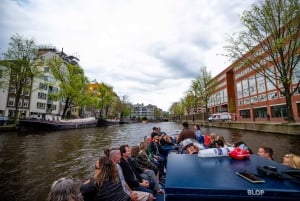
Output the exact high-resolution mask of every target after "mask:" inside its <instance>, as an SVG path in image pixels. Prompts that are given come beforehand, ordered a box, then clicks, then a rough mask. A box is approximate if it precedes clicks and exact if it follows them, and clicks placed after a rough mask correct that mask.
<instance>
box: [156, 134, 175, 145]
mask: <svg viewBox="0 0 300 201" xmlns="http://www.w3.org/2000/svg"><path fill="white" fill-rule="evenodd" d="M159 145H160V146H164V145H173V140H172V138H171V137H170V136H169V135H167V133H165V132H162V133H161V135H160V139H159Z"/></svg>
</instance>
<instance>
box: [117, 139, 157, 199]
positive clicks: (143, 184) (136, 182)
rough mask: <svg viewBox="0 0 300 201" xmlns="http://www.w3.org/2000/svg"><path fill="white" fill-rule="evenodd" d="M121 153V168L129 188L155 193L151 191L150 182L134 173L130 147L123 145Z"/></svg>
mask: <svg viewBox="0 0 300 201" xmlns="http://www.w3.org/2000/svg"><path fill="white" fill-rule="evenodd" d="M120 152H121V156H122V158H121V160H120V163H119V164H120V166H121V168H122V171H123V174H124V177H125V181H126V183H127V184H128V186H129V187H130V188H131V189H132V190H136V191H144V192H148V193H152V194H153V191H152V190H151V189H149V181H147V180H145V179H142V178H141V177H140V176H139V175H136V174H135V173H134V171H133V167H131V165H130V163H129V161H128V159H129V158H130V157H131V150H130V148H129V146H128V145H121V146H120Z"/></svg>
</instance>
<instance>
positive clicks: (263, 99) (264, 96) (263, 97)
mask: <svg viewBox="0 0 300 201" xmlns="http://www.w3.org/2000/svg"><path fill="white" fill-rule="evenodd" d="M266 100H267V96H266V94H261V95H259V96H258V101H259V102H263V101H266Z"/></svg>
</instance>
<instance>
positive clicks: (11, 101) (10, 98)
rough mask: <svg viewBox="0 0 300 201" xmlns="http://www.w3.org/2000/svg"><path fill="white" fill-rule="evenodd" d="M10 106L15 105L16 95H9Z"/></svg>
mask: <svg viewBox="0 0 300 201" xmlns="http://www.w3.org/2000/svg"><path fill="white" fill-rule="evenodd" d="M8 106H15V98H14V97H9V99H8Z"/></svg>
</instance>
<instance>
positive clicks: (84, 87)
mask: <svg viewBox="0 0 300 201" xmlns="http://www.w3.org/2000/svg"><path fill="white" fill-rule="evenodd" d="M47 65H48V66H49V67H50V68H51V72H52V73H53V75H54V77H55V79H56V80H57V81H58V82H59V87H60V90H59V91H58V92H56V93H53V94H51V95H50V98H53V99H59V100H61V101H63V102H64V111H63V114H62V118H65V116H66V114H67V111H69V110H70V109H71V108H72V107H76V106H83V105H88V104H91V103H92V100H93V99H92V97H91V96H89V93H87V92H88V79H87V78H86V77H85V76H84V71H83V69H82V68H81V67H80V66H79V65H77V64H75V65H74V64H71V63H69V62H65V61H64V60H63V59H62V58H59V57H54V58H52V59H50V60H48V61H47Z"/></svg>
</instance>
